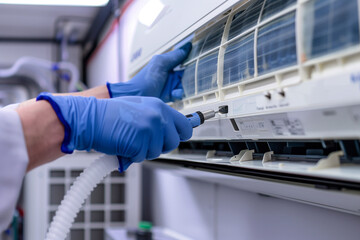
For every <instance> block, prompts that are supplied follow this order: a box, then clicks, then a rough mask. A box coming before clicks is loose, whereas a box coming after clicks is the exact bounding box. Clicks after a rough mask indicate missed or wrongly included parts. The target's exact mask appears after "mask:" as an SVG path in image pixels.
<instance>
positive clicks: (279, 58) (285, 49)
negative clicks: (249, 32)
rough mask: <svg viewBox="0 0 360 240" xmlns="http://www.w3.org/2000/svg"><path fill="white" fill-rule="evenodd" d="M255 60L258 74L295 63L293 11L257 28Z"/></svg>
mask: <svg viewBox="0 0 360 240" xmlns="http://www.w3.org/2000/svg"><path fill="white" fill-rule="evenodd" d="M257 61H258V73H259V74H263V73H266V72H270V71H273V70H277V69H279V68H284V67H287V66H290V65H294V64H296V61H297V57H296V38H295V13H290V14H287V15H285V16H284V17H281V18H279V19H276V20H274V21H272V22H270V23H269V24H267V25H265V26H264V27H262V28H260V29H259V34H258V42H257Z"/></svg>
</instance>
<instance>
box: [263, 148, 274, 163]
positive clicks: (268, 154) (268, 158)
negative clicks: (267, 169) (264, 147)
mask: <svg viewBox="0 0 360 240" xmlns="http://www.w3.org/2000/svg"><path fill="white" fill-rule="evenodd" d="M273 154H274V152H273V151H269V152H266V153H264V156H263V159H262V163H263V164H264V163H266V162H270V161H271V155H273Z"/></svg>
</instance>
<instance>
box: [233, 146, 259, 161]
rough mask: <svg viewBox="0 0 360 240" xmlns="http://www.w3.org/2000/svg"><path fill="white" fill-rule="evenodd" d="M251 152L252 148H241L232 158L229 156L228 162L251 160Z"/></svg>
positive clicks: (252, 151)
mask: <svg viewBox="0 0 360 240" xmlns="http://www.w3.org/2000/svg"><path fill="white" fill-rule="evenodd" d="M253 153H254V150H249V149H245V150H241V151H240V153H239V154H237V155H234V156H233V157H232V158H230V162H234V161H239V162H245V161H251V160H253Z"/></svg>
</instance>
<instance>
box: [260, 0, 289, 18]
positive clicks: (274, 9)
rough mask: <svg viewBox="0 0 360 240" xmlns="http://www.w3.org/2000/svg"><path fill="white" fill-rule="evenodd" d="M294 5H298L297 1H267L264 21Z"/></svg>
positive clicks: (263, 15)
mask: <svg viewBox="0 0 360 240" xmlns="http://www.w3.org/2000/svg"><path fill="white" fill-rule="evenodd" d="M294 3H296V0H266V2H265V6H264V10H263V13H262V19H266V18H268V17H270V16H272V15H274V14H276V13H278V12H280V11H281V10H284V9H285V8H287V7H288V6H290V5H293V4H294Z"/></svg>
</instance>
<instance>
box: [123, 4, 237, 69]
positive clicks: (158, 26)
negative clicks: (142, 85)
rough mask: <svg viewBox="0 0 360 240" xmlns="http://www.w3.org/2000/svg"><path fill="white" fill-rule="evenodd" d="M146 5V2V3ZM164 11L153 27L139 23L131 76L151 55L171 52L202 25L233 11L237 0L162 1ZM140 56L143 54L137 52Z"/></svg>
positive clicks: (134, 43)
mask: <svg viewBox="0 0 360 240" xmlns="http://www.w3.org/2000/svg"><path fill="white" fill-rule="evenodd" d="M143 2H144V3H146V2H147V0H143ZM161 2H162V4H164V6H165V7H164V10H163V12H162V13H161V14H160V16H159V17H158V19H157V20H156V21H155V23H154V24H153V25H152V26H151V27H150V28H148V27H146V26H145V25H142V24H140V23H138V25H137V27H136V32H135V35H134V38H133V43H132V48H131V49H132V51H131V54H132V56H135V55H138V56H137V57H135V58H132V60H131V64H130V74H133V73H134V72H136V71H137V70H138V69H139V68H141V67H142V66H143V65H144V64H145V63H146V62H147V61H149V59H150V58H151V56H152V55H154V54H157V53H161V52H163V51H166V50H168V49H170V48H171V47H172V46H173V45H175V44H176V43H178V42H179V41H181V40H182V39H183V38H186V37H187V36H189V35H190V34H191V33H192V32H193V31H195V30H196V29H197V28H199V27H200V26H202V25H204V24H205V23H207V22H208V21H209V20H211V19H212V18H214V17H215V16H217V15H218V14H221V13H222V12H223V11H225V10H226V9H228V8H230V7H231V6H232V5H233V4H234V3H236V2H238V1H237V0H209V1H206V3H204V2H203V1H191V0H184V1H176V0H161ZM139 52H140V53H141V54H140V55H139V54H138V53H139Z"/></svg>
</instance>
